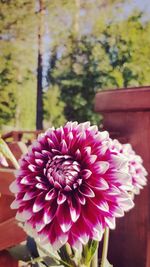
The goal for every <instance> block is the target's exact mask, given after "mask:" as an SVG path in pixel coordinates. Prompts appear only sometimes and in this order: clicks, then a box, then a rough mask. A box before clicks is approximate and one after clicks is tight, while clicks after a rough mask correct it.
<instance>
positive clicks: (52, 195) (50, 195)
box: [45, 188, 57, 200]
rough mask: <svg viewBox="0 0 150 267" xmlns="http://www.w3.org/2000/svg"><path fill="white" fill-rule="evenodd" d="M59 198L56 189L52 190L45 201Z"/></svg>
mask: <svg viewBox="0 0 150 267" xmlns="http://www.w3.org/2000/svg"><path fill="white" fill-rule="evenodd" d="M55 197H57V192H56V190H55V188H52V189H51V190H50V191H49V192H48V193H47V194H46V196H45V200H51V199H54V198H55Z"/></svg>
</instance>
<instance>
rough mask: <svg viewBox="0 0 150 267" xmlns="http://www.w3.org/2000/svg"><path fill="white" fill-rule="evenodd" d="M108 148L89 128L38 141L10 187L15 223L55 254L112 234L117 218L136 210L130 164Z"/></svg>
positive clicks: (68, 128)
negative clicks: (106, 231) (107, 231)
mask: <svg viewBox="0 0 150 267" xmlns="http://www.w3.org/2000/svg"><path fill="white" fill-rule="evenodd" d="M110 142H111V140H110V138H109V135H108V132H106V131H105V132H99V131H98V128H97V126H90V123H89V122H86V123H80V124H78V123H77V122H68V123H67V124H66V125H65V126H64V127H60V128H58V129H53V128H52V129H49V130H48V131H47V132H46V133H45V134H42V135H40V136H39V137H38V140H37V141H36V142H34V143H33V144H32V146H31V148H30V151H29V152H28V153H27V154H26V155H25V156H23V157H22V159H21V160H20V170H19V171H18V173H17V179H16V180H15V181H14V182H13V183H12V185H11V191H12V192H14V193H15V195H16V199H15V200H14V202H13V203H12V205H11V207H12V208H14V209H17V210H18V211H17V215H16V216H17V219H18V220H21V221H23V222H25V226H26V227H29V228H30V229H33V230H34V232H36V233H37V235H38V236H39V238H40V240H41V241H46V242H50V243H51V244H52V245H53V246H55V247H57V248H58V247H60V246H62V245H63V244H65V243H66V242H68V243H69V244H70V245H71V246H73V247H78V245H79V244H80V245H81V244H86V243H87V242H88V240H89V239H93V240H101V238H102V234H103V231H104V229H105V227H110V228H114V227H115V218H116V217H120V216H123V215H124V211H127V210H129V209H130V208H131V207H133V202H132V200H131V198H130V195H129V194H128V193H127V191H126V188H129V187H130V184H131V181H130V179H131V178H130V175H129V174H128V173H127V172H126V170H127V168H126V164H127V160H126V159H125V158H124V157H123V156H122V155H121V154H120V153H119V152H115V153H114V152H112V151H111V150H110V149H109V146H110Z"/></svg>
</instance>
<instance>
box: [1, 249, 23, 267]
mask: <svg viewBox="0 0 150 267" xmlns="http://www.w3.org/2000/svg"><path fill="white" fill-rule="evenodd" d="M0 267H19V263H18V261H17V260H15V259H13V258H12V256H11V255H10V254H9V252H8V251H6V250H3V251H0Z"/></svg>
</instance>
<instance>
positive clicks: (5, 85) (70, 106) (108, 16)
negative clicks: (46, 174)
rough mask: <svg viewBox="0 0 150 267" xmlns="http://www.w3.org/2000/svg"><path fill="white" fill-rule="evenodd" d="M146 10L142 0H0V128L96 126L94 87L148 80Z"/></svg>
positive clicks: (149, 82) (149, 48) (149, 47)
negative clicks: (72, 123)
mask: <svg viewBox="0 0 150 267" xmlns="http://www.w3.org/2000/svg"><path fill="white" fill-rule="evenodd" d="M149 14H150V5H149V0H147V1H146V0H145V1H144V0H142V1H141V0H132V1H128V0H124V1H123V0H122V1H121V0H120V1H119V0H116V1H115V0H112V1H111V0H52V1H51V0H49V1H48V0H30V1H29V0H1V1H0V131H1V132H7V131H10V130H12V129H17V130H19V129H22V130H35V129H42V128H43V127H44V128H47V127H50V126H51V125H54V126H58V125H61V124H63V123H64V122H65V121H66V120H77V121H79V122H82V121H86V120H90V121H91V122H92V123H98V121H99V115H97V114H96V113H94V108H93V102H94V96H95V94H96V92H97V91H98V90H106V89H113V88H123V87H125V88H127V87H133V86H134V87H135V86H136V87H137V86H146V85H150V15H149Z"/></svg>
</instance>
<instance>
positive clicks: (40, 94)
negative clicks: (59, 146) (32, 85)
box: [36, 0, 45, 130]
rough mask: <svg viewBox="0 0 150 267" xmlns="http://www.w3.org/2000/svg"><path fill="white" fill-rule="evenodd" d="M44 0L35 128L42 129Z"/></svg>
mask: <svg viewBox="0 0 150 267" xmlns="http://www.w3.org/2000/svg"><path fill="white" fill-rule="evenodd" d="M44 12H45V11H44V0H39V14H38V15H39V25H38V67H37V102H36V129H37V130H42V129H43V35H44V30H43V27H44Z"/></svg>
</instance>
